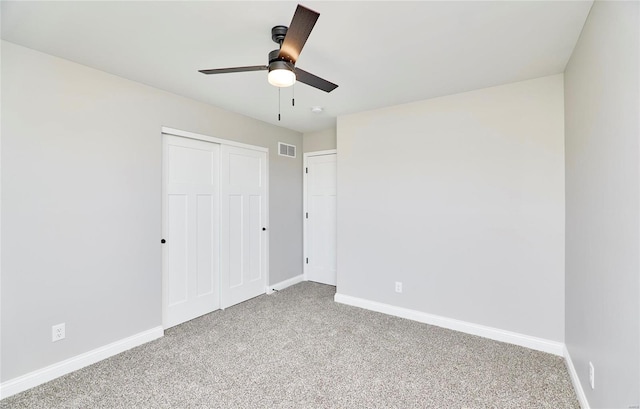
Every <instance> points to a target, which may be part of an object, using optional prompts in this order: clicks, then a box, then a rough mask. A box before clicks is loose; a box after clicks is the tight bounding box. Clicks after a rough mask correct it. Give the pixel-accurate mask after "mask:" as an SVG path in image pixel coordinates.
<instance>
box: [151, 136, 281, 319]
mask: <svg viewBox="0 0 640 409" xmlns="http://www.w3.org/2000/svg"><path fill="white" fill-rule="evenodd" d="M164 135H173V136H180V137H183V138H188V139H197V140H201V141H205V142H211V143H215V144H218V145H227V146H236V147H239V148H245V149H251V150H255V151H259V152H265V153H266V159H265V161H266V163H265V167H266V170H265V188H266V194H265V215H264V218H265V222H264V224H265V227H266V228H267V230H266V237H265V252H266V255H265V283H264V293H265V294H267V293H268V291H269V237H270V236H271V233H270V228H269V227H270V226H269V148H265V147H263V146H257V145H250V144H246V143H241V142H236V141H232V140H229V139H222V138H217V137H215V136H209V135H203V134H199V133H195V132H189V131H182V130H180V129H175V128H170V127H167V126H162V127H160V144H161V145H162V146H164V145H163V144H164V142H163V138H164ZM164 161H165V152H164V147H163V148H162V149H161V165H162V169H163V170H162V178H161V182H160V184H161V189H160V190H161V194H162V196H161V200H160V206H161V211H160V214H161V220H160V235H161V237H160V238H159V239H158V241H160V240H161V239H163V238H164V237H163V236H164V235H165V232H166V226H165V217H164V211H165V207H164V206H165V203H164V200H165V199H164V197H165V194H166V192H165V180H164V177H165V175H164ZM218 200H220V196H218ZM218 209H220V207H218ZM217 217H218V218H220V214H218V215H217ZM218 226H220V223H218ZM220 234H221V231H220V230H219V231H218V235H220ZM218 243H220V242H219V241H218ZM160 245H161V246H162V244H160ZM165 249H166V246H162V247H161V249H160V253H161V269H160V277H161V281H162V285H161V294H160V295H161V300H162V305H161V312H162V328H163V329H166V328H167V325H166V311H165V309H166V305H165V295H166V291H167V287H166V286H167V282H166V280H165V277H164V272H165V269H166V268H167V265H166V257H167V256H166V250H165ZM218 263H220V260H218ZM218 269H219V271H220V266H218ZM220 274H222V271H220ZM218 291H221V288H220V287H219V288H218ZM219 299H220V300H222V294H221V293H219ZM221 309H224V308H221Z"/></svg>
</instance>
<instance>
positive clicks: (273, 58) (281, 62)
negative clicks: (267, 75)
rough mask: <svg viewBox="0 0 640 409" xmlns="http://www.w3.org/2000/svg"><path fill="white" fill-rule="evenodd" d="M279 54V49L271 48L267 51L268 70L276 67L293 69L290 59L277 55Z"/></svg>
mask: <svg viewBox="0 0 640 409" xmlns="http://www.w3.org/2000/svg"><path fill="white" fill-rule="evenodd" d="M279 54H280V50H273V51H271V52H270V53H269V71H271V70H277V69H284V70H289V71H293V69H294V64H293V63H292V62H291V61H287V60H285V59H283V58H282V57H279V56H278V55H279Z"/></svg>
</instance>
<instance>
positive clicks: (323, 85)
mask: <svg viewBox="0 0 640 409" xmlns="http://www.w3.org/2000/svg"><path fill="white" fill-rule="evenodd" d="M295 71H296V80H298V81H300V82H302V83H304V84H307V85H311V86H312V87H314V88H318V89H320V90H322V91H325V92H331V91H333V90H334V89H336V88H338V86H337V85H336V84H334V83H333V82H329V81H327V80H325V79H322V78H320V77H317V76H315V75H313V74H311V73H309V72H306V71H305V70H301V69H300V68H296V69H295Z"/></svg>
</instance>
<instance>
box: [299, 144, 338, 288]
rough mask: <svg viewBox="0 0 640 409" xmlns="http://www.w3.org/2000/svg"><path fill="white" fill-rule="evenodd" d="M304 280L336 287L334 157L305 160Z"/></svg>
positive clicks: (324, 156)
mask: <svg viewBox="0 0 640 409" xmlns="http://www.w3.org/2000/svg"><path fill="white" fill-rule="evenodd" d="M307 169H308V171H307V173H306V183H307V189H306V190H307V198H306V199H307V200H306V203H307V209H306V212H307V214H308V217H307V218H306V219H305V220H306V241H305V248H306V258H307V260H308V262H307V263H306V274H307V279H308V280H311V281H316V282H319V283H324V284H330V285H336V281H337V280H336V278H337V277H336V275H337V274H336V249H337V248H336V155H335V154H329V155H319V156H309V157H308V158H307Z"/></svg>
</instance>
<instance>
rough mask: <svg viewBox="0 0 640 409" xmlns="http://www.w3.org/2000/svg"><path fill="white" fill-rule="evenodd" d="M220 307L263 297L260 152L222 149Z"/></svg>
mask: <svg viewBox="0 0 640 409" xmlns="http://www.w3.org/2000/svg"><path fill="white" fill-rule="evenodd" d="M221 161H222V167H221V176H222V179H221V180H222V184H221V189H222V190H221V191H222V209H221V212H222V213H221V216H222V217H221V221H222V224H221V227H222V230H221V231H222V241H221V249H222V253H221V271H222V277H221V285H222V308H226V307H228V306H230V305H233V304H237V303H239V302H242V301H245V300H248V299H249V298H253V297H255V296H257V295H260V294H264V292H265V290H266V286H267V281H266V280H267V275H266V271H267V269H266V260H267V253H266V237H267V236H266V234H267V232H266V231H263V230H262V228H263V227H266V225H265V220H266V194H267V186H266V172H267V168H266V165H267V164H266V162H267V155H266V153H265V152H262V151H255V150H251V149H245V148H239V147H233V146H226V145H223V146H222V148H221Z"/></svg>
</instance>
